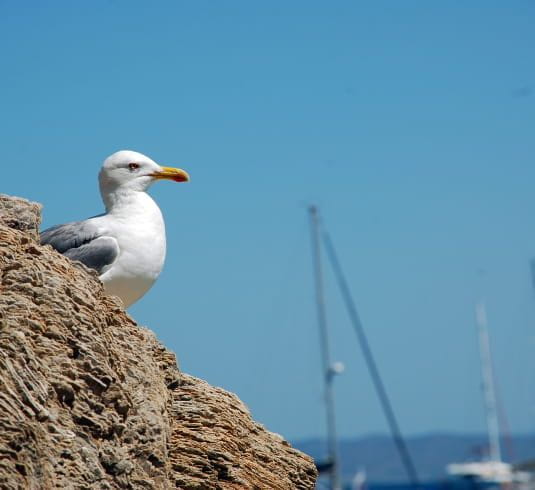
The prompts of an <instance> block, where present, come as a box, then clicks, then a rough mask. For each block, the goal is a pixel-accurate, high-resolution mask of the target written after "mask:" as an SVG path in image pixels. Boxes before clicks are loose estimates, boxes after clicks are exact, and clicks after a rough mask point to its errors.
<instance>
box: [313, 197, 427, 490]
mask: <svg viewBox="0 0 535 490" xmlns="http://www.w3.org/2000/svg"><path fill="white" fill-rule="evenodd" d="M311 209H312V207H311ZM314 209H316V208H314ZM315 212H316V219H317V210H316V211H315ZM322 238H323V242H324V244H325V250H326V252H327V257H328V259H329V262H330V263H331V267H332V269H333V272H334V275H335V277H336V281H337V282H338V286H339V288H340V292H341V294H342V297H343V300H344V303H345V305H346V308H347V312H348V314H349V318H350V321H351V323H352V324H353V327H354V329H355V332H356V334H357V338H358V341H359V344H360V348H361V350H362V354H363V356H364V359H365V361H366V365H367V367H368V371H369V373H370V376H371V378H372V382H373V385H374V387H375V390H376V392H377V395H378V397H379V400H380V402H381V406H382V409H383V412H384V414H385V416H386V419H387V421H388V426H389V428H390V432H391V434H392V438H393V440H394V443H395V446H396V449H397V450H398V452H399V456H400V458H401V462H402V464H403V466H404V467H405V471H406V472H407V476H408V479H409V482H410V483H411V485H412V486H413V487H414V488H419V487H420V481H419V479H418V474H417V472H416V467H415V465H414V462H413V460H412V457H411V455H410V453H409V450H408V447H407V444H406V443H405V440H404V438H403V435H402V433H401V430H400V428H399V424H398V422H397V419H396V416H395V414H394V410H393V408H392V404H391V403H390V400H389V398H388V395H387V392H386V389H385V386H384V383H383V381H382V378H381V376H380V374H379V369H378V367H377V363H376V362H375V359H374V357H373V354H372V351H371V348H370V344H369V342H368V339H367V337H366V333H365V331H364V327H363V325H362V321H361V320H360V316H359V314H358V311H357V308H356V306H355V303H354V301H353V297H352V295H351V291H350V289H349V286H348V284H347V281H346V278H345V275H344V273H343V270H342V267H341V265H340V262H339V260H338V256H337V254H336V250H335V248H334V245H333V242H332V240H331V238H330V236H329V234H328V233H327V231H326V230H325V227H323V232H322Z"/></svg>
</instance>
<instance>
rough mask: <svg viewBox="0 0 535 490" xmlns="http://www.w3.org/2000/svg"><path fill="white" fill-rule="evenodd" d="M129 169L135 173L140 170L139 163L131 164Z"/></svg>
mask: <svg viewBox="0 0 535 490" xmlns="http://www.w3.org/2000/svg"><path fill="white" fill-rule="evenodd" d="M128 168H129V169H130V170H131V171H132V172H133V171H134V170H137V169H138V168H139V163H129V164H128Z"/></svg>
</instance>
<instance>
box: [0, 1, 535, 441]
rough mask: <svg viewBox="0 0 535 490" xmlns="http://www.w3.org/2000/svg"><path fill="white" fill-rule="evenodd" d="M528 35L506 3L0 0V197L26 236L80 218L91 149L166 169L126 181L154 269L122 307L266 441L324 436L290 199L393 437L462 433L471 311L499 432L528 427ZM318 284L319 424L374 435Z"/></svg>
mask: <svg viewBox="0 0 535 490" xmlns="http://www.w3.org/2000/svg"><path fill="white" fill-rule="evenodd" d="M534 25H535V2H533V1H532V0H529V1H528V0H525V1H511V2H505V3H504V2H498V1H492V0H491V1H487V0H485V1H473V2H457V1H451V2H428V1H405V2H382V1H379V2H355V1H336V2H322V1H315V0H308V1H300V0H296V1H291V2H287V1H278V0H273V1H270V2H260V1H257V2H251V1H245V0H244V1H231V0H229V1H224V2H223V1H195V2H186V1H159V2H144V1H143V2H142V1H111V0H110V1H92V2H72V1H54V2H40V1H25V2H21V1H6V0H1V1H0V51H1V57H0V59H1V64H2V71H1V72H2V76H1V77H0V97H1V104H0V105H1V115H0V131H1V134H2V163H1V169H2V173H1V175H2V176H1V180H0V182H1V187H0V192H4V193H7V194H14V195H19V196H23V197H26V198H28V199H31V200H35V201H39V202H41V203H43V204H44V206H45V207H44V215H43V216H44V226H50V225H53V224H56V223H62V222H66V221H71V220H76V219H81V218H86V217H88V216H92V215H94V214H97V213H99V212H101V211H102V209H103V207H102V204H101V201H100V197H99V194H98V188H97V182H96V176H97V173H98V170H99V168H100V165H101V162H102V160H103V159H104V158H105V157H106V156H107V155H109V154H110V153H112V152H114V151H116V150H119V149H133V150H137V151H140V152H143V153H146V154H147V155H149V156H151V157H152V158H154V159H155V160H156V161H158V162H160V163H162V164H164V165H169V166H181V167H183V168H185V169H186V170H188V171H189V172H190V174H191V176H192V181H191V183H190V184H180V185H178V184H174V183H172V182H161V183H158V184H157V185H155V186H154V187H153V188H152V195H153V196H154V197H155V199H156V200H157V201H158V203H159V204H160V206H161V208H162V210H163V213H164V216H165V218H166V223H167V231H168V257H167V262H166V266H165V269H164V272H163V273H162V275H161V277H160V279H159V281H158V282H157V283H156V285H155V286H154V287H153V289H152V290H151V291H150V293H149V294H147V296H145V297H144V298H143V300H142V301H140V302H139V303H138V304H137V305H135V306H134V307H132V308H131V310H130V313H131V314H132V315H133V316H134V318H135V319H136V320H137V321H138V322H140V323H141V324H143V325H148V326H150V328H152V329H153V330H154V331H155V332H156V334H157V335H158V337H159V338H160V339H161V340H162V342H164V343H165V345H167V346H168V347H169V348H171V349H172V350H173V351H175V352H176V354H177V356H178V359H179V361H180V365H181V367H182V369H183V370H184V371H186V372H188V373H191V374H193V375H195V376H199V377H201V378H204V379H206V380H207V381H209V382H210V383H212V384H215V385H219V386H222V387H224V388H226V389H228V390H231V391H234V392H236V393H237V394H238V395H239V396H240V398H241V399H242V400H244V401H245V403H247V405H248V406H249V407H250V409H251V411H252V413H253V415H254V417H255V418H256V419H257V420H259V421H260V422H262V423H264V424H265V425H267V427H268V428H270V429H271V430H273V431H276V432H280V433H282V434H284V435H285V436H286V437H288V438H292V439H296V438H301V437H308V436H316V435H322V434H323V432H324V413H323V405H322V395H321V374H320V356H319V346H318V334H317V327H316V319H315V310H314V302H313V283H312V273H311V258H310V246H309V231H308V225H307V216H306V205H307V203H310V202H315V203H317V204H319V205H320V207H321V210H322V213H323V215H324V218H325V221H326V223H327V226H328V228H329V230H330V232H331V234H332V236H333V238H334V241H335V243H336V245H337V248H338V250H339V254H340V259H341V260H342V263H343V264H344V267H345V270H346V274H347V276H348V279H349V282H350V284H351V287H352V289H353V292H354V296H355V300H356V303H357V305H358V307H359V309H360V313H361V316H362V319H363V322H364V325H365V328H366V330H367V332H368V335H369V339H370V343H371V346H372V349H373V350H374V352H375V355H376V359H377V362H378V364H379V367H380V369H381V371H382V373H383V376H384V381H385V384H386V386H387V389H388V390H389V393H390V395H391V398H392V402H393V404H394V406H395V409H396V411H397V413H398V417H399V421H400V424H401V427H402V430H403V431H404V432H406V433H408V434H415V433H422V432H426V431H431V430H447V431H481V430H483V429H484V427H485V425H484V416H483V409H482V397H481V393H480V374H479V364H478V357H477V356H478V354H477V338H476V332H475V327H474V314H473V305H474V301H475V299H476V297H477V296H478V295H479V294H481V293H482V294H485V296H486V298H487V303H488V316H489V328H490V333H491V341H492V347H493V351H494V361H495V366H496V371H497V376H498V379H499V391H500V394H501V396H500V399H501V402H502V405H503V407H504V412H505V413H506V414H507V418H508V422H509V426H510V428H511V430H512V431H514V432H527V431H528V432H533V431H535V422H534V421H535V374H534V373H535V370H534V367H535V366H534V364H535V360H534V359H535V357H534V355H533V351H534V348H535V294H534V292H533V290H532V288H531V283H530V277H529V269H528V260H529V259H530V257H532V256H534V255H535V191H534V190H535V164H534V163H535V162H534V155H535V138H534V136H535V64H534V57H533V53H534V48H535V29H534V28H533V26H534ZM480 269H481V270H484V271H485V272H484V274H478V273H477V271H478V270H480ZM327 288H328V309H329V311H328V314H329V319H330V326H331V333H332V355H333V357H334V358H335V359H337V360H340V361H343V362H344V363H345V364H346V368H347V369H346V373H345V374H344V375H343V376H341V377H340V378H338V379H337V384H336V396H337V413H338V423H339V432H340V434H341V435H343V436H347V437H351V436H356V435H363V434H367V433H370V432H386V431H387V426H386V423H385V421H384V418H383V415H382V413H381V412H380V408H379V405H378V402H377V398H376V396H375V393H374V392H373V390H372V385H371V383H370V380H369V376H368V374H367V372H366V369H365V366H364V363H363V361H362V356H361V354H360V351H359V349H358V345H357V343H356V338H355V336H354V333H353V331H352V330H351V328H350V325H349V323H348V320H347V317H346V313H345V311H344V308H343V304H342V302H341V300H340V297H339V295H338V293H337V291H336V289H335V284H334V282H333V280H332V277H331V276H328V284H327Z"/></svg>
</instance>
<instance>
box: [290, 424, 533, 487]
mask: <svg viewBox="0 0 535 490" xmlns="http://www.w3.org/2000/svg"><path fill="white" fill-rule="evenodd" d="M407 444H408V446H409V451H410V453H411V455H412V457H413V459H414V463H415V465H416V468H417V470H418V474H419V477H420V479H421V480H422V481H429V480H439V479H442V478H443V477H444V475H445V466H446V465H447V464H448V463H452V462H463V461H469V460H475V459H478V454H479V455H481V453H482V452H484V451H485V448H486V444H487V439H486V436H485V435H482V434H441V433H437V434H426V435H421V436H414V437H410V438H408V439H407ZM294 446H295V447H296V448H298V449H300V450H302V451H303V452H305V453H307V454H309V455H311V456H312V457H313V458H315V459H318V460H322V459H323V458H324V456H325V442H324V441H323V440H321V439H308V440H302V441H295V442H294ZM502 448H503V458H504V459H505V460H506V461H508V462H512V463H520V462H522V461H526V460H529V459H535V434H534V435H520V436H513V438H512V439H511V440H503V441H502ZM340 455H341V460H342V473H343V476H344V479H349V478H351V477H352V476H353V475H354V474H355V472H356V471H358V470H359V469H362V468H365V469H366V473H367V476H368V481H371V482H403V481H406V475H405V471H404V469H403V466H402V465H401V463H400V460H399V456H398V454H397V452H396V448H395V446H394V444H393V442H392V439H391V438H390V437H388V436H384V435H372V436H367V437H362V438H356V439H342V440H341V441H340Z"/></svg>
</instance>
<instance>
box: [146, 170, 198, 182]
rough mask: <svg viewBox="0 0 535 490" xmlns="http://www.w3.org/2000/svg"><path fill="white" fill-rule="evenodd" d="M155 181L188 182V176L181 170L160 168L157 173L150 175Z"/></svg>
mask: <svg viewBox="0 0 535 490" xmlns="http://www.w3.org/2000/svg"><path fill="white" fill-rule="evenodd" d="M150 176H151V177H154V178H156V179H167V180H174V181H175V182H189V174H188V172H186V171H185V170H182V169H181V168H173V167H162V169H161V170H159V171H158V172H154V173H152V174H150Z"/></svg>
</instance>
